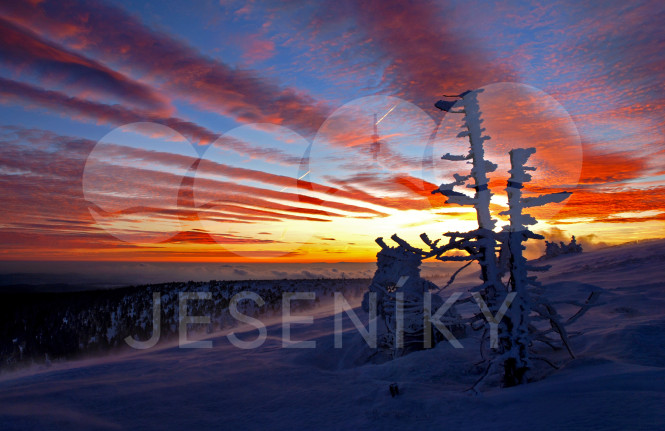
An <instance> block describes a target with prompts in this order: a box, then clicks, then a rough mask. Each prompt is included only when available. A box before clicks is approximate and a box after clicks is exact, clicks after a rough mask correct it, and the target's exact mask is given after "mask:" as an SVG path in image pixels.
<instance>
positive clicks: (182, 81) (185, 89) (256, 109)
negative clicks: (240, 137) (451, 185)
mask: <svg viewBox="0 0 665 431" xmlns="http://www.w3.org/2000/svg"><path fill="white" fill-rule="evenodd" d="M0 12H2V13H4V14H5V17H6V18H7V19H11V20H12V21H14V22H17V23H20V24H21V25H24V26H26V27H29V28H30V29H31V30H33V31H36V32H39V33H40V34H42V35H48V36H49V37H50V38H52V39H56V40H59V41H61V42H62V43H64V44H66V45H68V46H75V47H77V48H78V49H79V50H80V51H83V52H90V54H91V55H93V56H94V57H95V58H99V59H101V60H102V61H104V62H106V63H112V64H118V65H122V67H123V68H125V69H126V70H129V72H130V73H132V74H142V75H144V76H145V77H146V79H148V78H150V79H152V80H153V81H154V82H159V83H160V85H161V88H162V90H163V91H168V92H169V94H170V95H173V96H174V97H180V98H183V99H185V100H187V101H189V102H190V103H193V104H195V105H197V106H199V107H203V108H204V109H207V110H210V111H213V112H216V113H220V114H224V115H228V116H231V117H233V118H235V119H237V120H238V121H241V122H249V123H254V122H267V123H277V124H285V125H289V126H290V127H294V128H295V129H297V130H299V131H302V132H303V133H305V134H309V133H313V132H315V131H316V130H317V129H318V127H319V126H320V124H321V123H322V122H323V120H324V118H325V116H326V113H327V111H328V108H326V107H325V106H324V105H323V104H322V103H320V102H317V101H316V100H315V99H313V98H312V97H311V96H309V95H307V93H306V92H304V91H302V90H296V89H293V88H286V87H282V86H280V85H279V84H278V83H276V82H274V81H271V80H269V79H265V78H262V77H261V76H260V75H258V74H257V73H256V72H253V71H251V70H242V69H236V68H233V67H231V66H229V65H227V64H224V63H222V62H220V61H218V60H216V59H213V58H210V57H208V56H205V55H204V54H202V53H201V52H199V51H198V49H196V48H194V47H191V46H189V45H187V44H186V43H184V42H182V41H180V40H177V39H175V38H173V37H171V36H169V35H167V34H164V33H160V32H157V31H153V30H152V29H150V28H148V27H146V26H145V25H143V24H142V23H141V22H139V21H138V20H137V19H136V18H135V17H134V16H132V15H130V14H128V13H126V12H125V11H124V10H122V9H120V8H118V7H116V6H113V5H110V4H106V3H101V2H96V1H91V2H84V1H71V2H67V3H62V2H59V1H43V2H38V3H11V4H7V3H3V4H2V5H1V6H0Z"/></svg>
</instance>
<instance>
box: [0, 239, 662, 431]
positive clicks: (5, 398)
mask: <svg viewBox="0 0 665 431" xmlns="http://www.w3.org/2000/svg"><path fill="white" fill-rule="evenodd" d="M548 263H551V264H552V269H551V270H550V271H549V272H548V273H545V274H543V275H541V276H540V281H542V282H543V284H544V286H545V288H546V290H547V292H548V295H551V296H550V300H552V301H559V302H562V301H566V300H580V299H581V298H586V296H588V294H589V293H590V292H592V291H595V290H598V289H603V293H602V296H601V297H600V305H598V306H597V307H594V308H592V309H591V310H589V312H588V313H587V314H586V315H585V316H584V317H583V318H581V319H579V320H578V321H576V322H575V323H574V324H573V325H572V326H571V328H570V330H571V332H572V334H571V342H572V345H573V349H574V351H575V354H576V359H574V360H570V359H569V358H567V356H566V353H565V352H564V351H558V352H550V351H547V350H543V354H546V355H548V356H549V357H550V358H552V359H553V360H555V361H557V362H558V363H560V364H561V365H562V367H561V369H560V370H556V371H555V370H551V369H550V368H549V367H547V366H542V368H538V369H537V370H536V371H537V373H538V376H539V380H538V381H535V382H532V383H529V384H526V385H521V386H517V387H513V388H499V387H498V385H497V386H496V387H495V388H492V386H491V385H490V384H488V385H487V386H486V389H485V390H483V391H482V392H480V393H479V394H473V393H471V392H469V391H466V389H468V388H469V386H470V385H471V384H472V383H473V382H474V381H475V380H476V379H477V376H478V373H479V372H480V370H478V369H477V367H476V366H475V365H474V360H475V359H477V357H478V352H477V349H476V348H474V344H473V342H472V340H470V339H465V340H461V341H462V342H463V344H464V346H465V348H464V349H455V348H453V347H452V346H451V345H450V344H449V343H439V344H437V345H436V347H435V348H434V349H432V350H426V351H417V352H414V353H411V354H409V355H406V356H402V357H398V358H396V359H395V360H393V361H389V362H385V363H381V364H373V363H366V361H365V359H366V358H364V357H363V355H366V354H367V353H368V351H369V349H368V348H367V347H366V345H365V344H364V341H363V340H362V337H360V335H359V334H358V331H357V330H356V329H355V327H354V326H353V323H352V322H351V320H350V319H349V318H348V316H347V315H346V313H344V316H343V319H344V320H343V327H344V330H345V333H344V342H343V348H342V349H335V348H334V337H333V329H334V308H333V305H332V304H331V303H322V305H321V306H320V307H319V308H317V309H303V310H298V311H297V312H296V311H295V309H294V314H297V315H299V316H308V315H309V316H313V317H314V321H313V324H311V325H307V324H293V325H292V327H291V338H292V339H293V340H312V341H316V346H317V347H316V348H315V349H284V348H282V340H281V331H282V328H281V325H280V324H279V320H278V317H279V316H273V317H270V318H262V320H263V321H264V322H265V323H266V324H267V325H268V334H267V339H266V341H265V343H264V344H263V345H262V346H261V347H260V348H258V349H254V350H242V349H239V348H237V347H235V346H233V345H232V344H231V343H230V342H229V341H228V340H227V338H226V337H225V336H224V335H225V333H223V332H222V333H215V334H211V335H210V336H209V339H210V340H211V341H212V345H213V347H212V348H211V349H179V348H177V346H176V345H165V346H162V347H156V348H154V349H148V350H145V351H132V352H130V353H123V354H118V355H110V356H107V357H103V358H96V359H87V360H80V361H71V362H60V363H56V362H54V363H53V364H52V365H51V366H50V367H48V368H46V367H38V368H32V369H24V370H20V371H16V372H13V373H7V374H3V375H1V376H0V428H1V429H3V430H19V429H20V430H31V429H34V430H37V429H52V430H60V429H62V430H65V429H66V430H70V429H155V430H168V429H183V428H185V427H187V428H189V429H261V430H281V429H284V430H287V429H288V430H292V429H320V430H334V429H354V430H375V429H385V430H404V429H424V428H434V429H451V430H475V429H495V430H541V429H548V430H564V429H565V430H627V429H630V430H634V429H644V430H656V429H664V428H665V410H664V409H663V405H665V385H664V383H665V346H664V343H663V339H664V338H663V330H665V265H664V263H665V240H659V241H651V242H644V243H640V244H633V245H626V246H621V247H615V248H608V249H604V250H598V251H594V252H589V253H587V252H585V253H583V254H578V255H565V256H560V257H557V258H554V259H551V260H549V261H548ZM476 277H477V274H469V275H467V276H465V277H460V279H459V281H460V283H461V284H459V285H453V287H451V289H452V290H451V291H450V292H448V291H446V292H444V298H445V297H446V295H450V294H451V293H452V291H454V290H459V289H463V288H464V287H465V283H475V280H476V279H477V278H476ZM347 300H348V301H349V303H350V304H351V305H352V306H353V307H355V309H354V310H355V312H356V314H358V316H360V318H361V320H363V322H364V323H365V324H366V323H367V322H366V315H365V314H364V313H363V311H362V310H361V308H360V307H359V303H360V299H359V298H356V299H354V300H352V299H351V298H348V297H347ZM574 308H575V307H571V308H570V309H567V308H566V307H565V306H560V308H559V312H560V313H561V314H562V315H564V317H568V316H569V315H570V313H571V312H573V311H574V310H573V309H574ZM233 330H234V331H235V332H236V334H237V335H238V337H239V338H241V339H243V340H248V341H251V340H253V339H255V338H256V336H257V331H256V330H255V329H253V328H244V329H243V327H241V326H238V327H236V328H233ZM243 330H246V332H245V333H243V332H242V331H243ZM392 383H397V384H398V386H399V389H400V395H398V396H396V397H394V398H393V397H391V395H390V392H389V386H390V384H392Z"/></svg>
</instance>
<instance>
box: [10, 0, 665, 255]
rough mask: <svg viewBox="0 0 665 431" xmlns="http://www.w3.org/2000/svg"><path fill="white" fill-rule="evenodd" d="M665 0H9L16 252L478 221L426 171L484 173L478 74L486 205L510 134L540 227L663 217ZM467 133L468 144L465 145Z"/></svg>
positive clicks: (202, 247)
mask: <svg viewBox="0 0 665 431" xmlns="http://www.w3.org/2000/svg"><path fill="white" fill-rule="evenodd" d="M663 22H665V3H663V2H659V1H651V2H638V1H635V2H626V1H608V2H598V1H596V2H591V1H553V2H537V1H498V2H480V1H432V2H429V1H410V2H404V1H391V0H384V1H374V0H369V1H362V2H360V1H345V0H341V1H328V2H326V1H320V2H307V3H303V2H294V1H288V0H287V1H276V2H275V1H258V0H257V1H251V0H250V1H220V2H213V1H201V2H183V1H180V2H176V1H169V0H166V1H164V0H162V1H159V2H157V1H141V2H133V1H116V2H105V1H76V0H65V1H40V0H31V1H21V2H2V3H1V4H0V58H2V62H0V190H1V195H0V196H1V199H2V200H1V201H0V245H2V247H0V260H5V261H154V262H162V261H163V262H296V263H297V262H301V263H302V262H341V261H344V262H369V261H372V260H374V258H375V255H376V253H377V251H378V249H379V247H378V246H377V244H376V243H375V242H374V240H375V238H377V237H384V238H389V237H390V236H391V235H392V234H394V233H398V234H399V235H400V236H401V237H403V238H405V239H407V240H409V241H410V242H412V243H413V244H414V245H418V242H419V239H418V236H419V235H420V234H421V233H423V232H426V233H427V234H428V235H429V237H430V238H436V237H438V236H440V235H441V234H443V233H445V232H448V231H466V230H471V229H474V228H476V227H477V224H476V219H475V214H474V213H473V212H472V208H471V209H470V208H467V207H460V206H457V205H452V204H447V203H446V202H445V198H443V197H442V196H441V195H433V194H431V191H432V190H434V189H436V188H437V187H438V185H439V184H441V183H444V182H450V181H452V175H453V174H455V173H460V174H462V175H468V170H469V166H468V165H465V164H464V162H461V163H460V162H451V161H446V160H441V158H440V157H441V156H442V155H444V154H445V153H451V154H463V153H462V152H464V151H468V148H467V146H468V143H467V142H466V141H465V140H464V139H460V138H457V134H458V133H459V132H460V131H461V130H462V128H461V122H462V116H461V115H460V114H454V113H444V112H442V111H439V110H437V109H436V108H434V106H433V105H434V102H436V101H437V100H439V99H440V98H441V97H442V96H443V95H445V94H459V93H461V92H463V91H465V90H476V89H481V90H482V92H481V93H479V103H480V108H481V112H482V118H483V120H484V123H483V127H485V129H486V130H485V133H486V134H487V135H489V136H491V138H492V139H491V140H489V141H487V142H486V143H485V147H486V152H487V157H488V159H490V160H492V161H493V162H495V163H497V164H498V165H499V169H498V170H497V171H496V173H494V174H493V175H491V176H490V184H489V185H490V188H491V189H492V191H493V193H494V197H493V199H492V211H493V213H494V214H495V215H496V217H497V218H498V219H499V226H501V225H502V224H505V223H506V220H505V217H502V216H500V215H498V213H499V212H500V211H502V210H504V209H505V205H506V202H507V199H506V196H505V191H504V189H505V184H506V183H505V180H506V178H507V176H508V173H507V170H508V169H509V158H508V151H509V150H510V149H512V148H520V147H521V148H526V147H534V148H536V150H537V151H536V153H535V154H534V156H532V158H531V165H533V166H534V167H536V168H537V171H535V173H534V174H533V181H532V182H531V183H530V184H529V185H528V186H526V187H525V192H526V193H528V194H539V193H544V192H552V191H570V192H573V194H572V196H571V197H570V198H568V199H567V200H566V201H564V202H562V203H560V204H552V205H549V206H547V207H543V208H542V209H538V210H537V211H533V212H532V214H533V215H535V216H536V217H537V218H538V219H539V223H538V224H537V225H536V226H534V228H533V229H534V230H535V231H538V232H541V233H544V234H546V235H548V236H550V237H552V238H557V239H563V238H566V237H569V236H570V235H577V237H578V238H581V239H582V240H583V241H585V242H586V243H587V244H589V245H592V244H598V243H602V244H618V243H623V242H629V241H638V240H644V239H649V238H660V237H663V236H664V235H663V233H664V232H665V229H664V228H665V115H664V113H665V109H664V108H665V84H664V82H665V29H663V25H662V23H663ZM465 148H467V150H465Z"/></svg>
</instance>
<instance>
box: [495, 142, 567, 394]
mask: <svg viewBox="0 0 665 431" xmlns="http://www.w3.org/2000/svg"><path fill="white" fill-rule="evenodd" d="M535 151H536V150H535V148H527V149H522V148H519V149H514V150H512V151H510V163H511V170H510V179H509V180H508V185H507V187H506V193H507V195H508V208H509V209H508V211H504V212H502V214H504V215H508V216H509V217H510V224H509V225H508V227H507V231H508V240H507V241H508V249H509V251H510V290H511V291H513V292H515V293H517V295H516V296H515V299H514V300H513V303H512V306H511V308H510V309H509V311H508V313H507V314H506V320H505V322H504V326H503V328H504V333H503V334H500V338H501V343H502V344H503V347H504V350H505V353H504V358H505V360H504V366H503V367H504V378H503V381H504V385H505V386H514V385H518V384H521V383H524V382H525V378H526V372H527V370H528V369H529V368H530V367H531V361H530V357H529V347H530V345H531V343H532V341H531V334H530V329H529V328H530V320H529V319H530V314H531V310H532V299H531V298H530V296H529V289H528V288H529V286H530V285H537V281H536V277H529V276H528V270H529V269H532V270H541V271H543V270H547V269H548V268H549V267H529V266H528V265H527V261H526V259H525V258H524V255H523V253H522V252H523V251H524V249H525V248H526V247H524V245H523V243H524V242H525V241H527V240H528V239H530V238H533V239H542V238H543V237H542V236H541V235H538V234H535V233H533V232H531V231H530V230H529V228H528V226H530V225H533V224H535V223H536V219H535V218H533V217H532V216H530V215H529V214H525V213H524V209H525V208H529V207H534V206H541V205H545V204H548V203H552V202H561V201H563V200H564V199H566V198H568V197H569V196H570V195H571V193H569V192H561V193H553V194H549V195H541V196H538V197H532V198H529V197H523V195H522V188H523V185H524V184H525V183H527V182H529V181H531V175H530V174H528V173H527V171H534V170H536V168H534V167H531V166H526V162H527V160H528V159H529V157H530V156H531V155H532V154H533V153H535Z"/></svg>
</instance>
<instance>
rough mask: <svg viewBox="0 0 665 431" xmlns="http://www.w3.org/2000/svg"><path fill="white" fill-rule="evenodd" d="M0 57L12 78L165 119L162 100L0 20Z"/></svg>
mask: <svg viewBox="0 0 665 431" xmlns="http://www.w3.org/2000/svg"><path fill="white" fill-rule="evenodd" d="M0 55H2V57H3V61H4V63H5V65H11V66H13V68H14V70H15V72H16V74H20V75H21V76H22V77H23V78H24V79H25V78H26V77H27V76H34V77H37V78H39V79H40V80H41V81H42V82H44V83H47V84H48V85H49V86H60V87H62V88H66V89H67V90H70V91H75V92H76V93H78V94H85V95H87V96H95V97H96V98H103V97H106V98H111V99H116V100H119V101H124V102H129V103H132V104H134V105H136V106H138V107H140V108H142V109H145V110H148V111H150V112H152V113H153V114H154V115H169V113H170V112H171V111H172V108H171V107H170V106H169V105H168V100H167V99H166V97H164V96H162V95H161V94H160V93H158V92H157V91H155V90H153V89H152V88H151V87H149V86H147V85H145V84H141V83H138V82H136V81H133V80H131V79H130V78H128V77H127V76H125V75H123V74H121V73H119V72H116V71H114V70H112V69H110V68H108V67H106V66H104V65H102V64H100V63H98V62H96V61H94V60H91V59H89V58H86V57H84V56H82V55H80V54H77V53H75V52H72V51H70V50H67V49H64V48H61V47H60V46H58V45H56V44H54V43H51V42H49V41H46V40H44V39H42V38H40V37H39V36H37V35H36V34H34V33H33V32H31V31H29V30H27V29H25V28H22V27H19V26H17V25H14V24H12V23H10V22H9V21H7V20H4V19H2V18H1V17H0Z"/></svg>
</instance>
